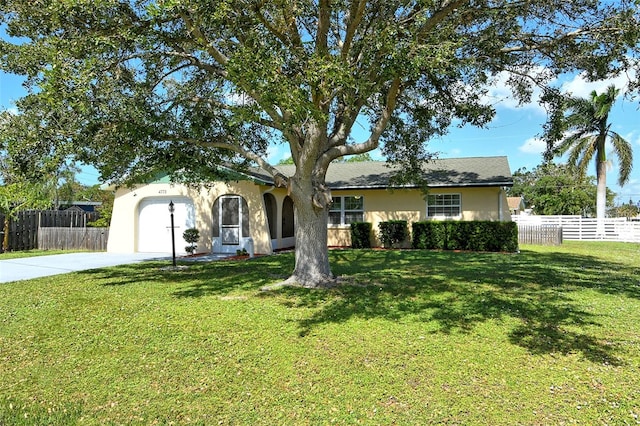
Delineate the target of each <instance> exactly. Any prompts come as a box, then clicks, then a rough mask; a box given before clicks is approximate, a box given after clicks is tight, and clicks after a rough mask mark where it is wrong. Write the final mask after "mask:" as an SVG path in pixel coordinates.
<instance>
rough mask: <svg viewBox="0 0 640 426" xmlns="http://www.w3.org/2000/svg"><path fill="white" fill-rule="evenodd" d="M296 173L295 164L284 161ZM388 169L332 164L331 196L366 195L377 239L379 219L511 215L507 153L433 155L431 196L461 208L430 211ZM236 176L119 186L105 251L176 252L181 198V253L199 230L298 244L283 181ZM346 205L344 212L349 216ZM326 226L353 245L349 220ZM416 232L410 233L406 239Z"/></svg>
mask: <svg viewBox="0 0 640 426" xmlns="http://www.w3.org/2000/svg"><path fill="white" fill-rule="evenodd" d="M280 169H281V172H282V173H283V174H285V175H287V176H291V174H292V173H293V172H294V169H292V168H291V167H288V168H287V167H286V166H285V167H282V168H280ZM388 175H389V169H388V168H386V167H385V166H384V165H383V163H376V162H371V163H351V164H347V163H339V164H336V165H333V164H332V166H330V168H329V172H328V173H327V184H328V185H329V187H330V188H331V190H332V196H333V197H334V199H335V198H337V197H343V198H345V197H354V198H357V200H358V201H360V200H361V206H362V207H361V209H360V210H359V212H358V217H362V220H364V221H365V222H370V223H372V228H373V235H372V243H373V244H374V245H380V244H381V243H380V241H379V239H378V238H377V231H378V224H379V223H380V222H383V221H387V220H406V221H407V222H408V224H409V231H410V230H411V224H412V223H414V222H417V221H424V220H428V219H430V220H443V219H444V220H465V221H468V220H490V221H510V220H511V215H510V212H509V206H508V203H507V198H506V195H505V191H504V188H505V187H506V186H510V185H511V184H512V182H511V173H510V171H509V167H508V163H507V161H506V157H487V158H469V159H449V160H441V161H440V162H435V163H434V165H433V166H432V170H431V171H429V175H428V177H429V179H428V182H433V187H431V184H430V188H429V192H428V194H429V195H430V196H438V195H440V196H451V195H454V196H455V197H456V200H459V205H456V211H459V214H456V215H450V216H446V217H437V216H436V217H429V215H428V213H427V210H428V207H427V200H426V198H425V195H424V194H423V193H422V192H421V190H420V189H418V188H395V189H392V190H389V189H387V188H386V187H387V186H388ZM234 176H236V177H237V176H240V178H239V179H238V180H235V181H234V180H232V181H229V182H214V183H211V184H208V185H206V186H202V187H198V188H193V187H188V186H185V185H181V184H171V183H170V182H168V181H167V179H166V178H164V179H160V180H158V181H157V182H154V183H149V184H146V185H139V186H137V187H134V188H120V189H118V190H117V192H116V197H115V202H114V207H113V215H112V221H111V229H110V235H109V242H108V245H107V251H109V252H121V253H131V252H157V253H168V252H170V251H171V237H170V229H171V227H170V213H169V210H168V205H169V202H171V201H173V202H174V205H175V213H174V222H175V226H174V231H175V233H174V235H175V239H176V243H175V246H176V252H177V253H178V254H184V253H186V251H185V246H186V244H185V242H184V240H183V239H182V233H183V232H184V230H185V229H186V228H189V227H195V228H197V229H198V230H199V231H200V235H201V239H200V241H199V242H198V250H197V251H198V252H200V253H202V252H216V253H218V252H225V253H235V251H236V250H241V249H246V250H247V251H248V252H253V253H256V254H258V253H264V254H269V253H272V252H273V251H274V250H278V249H284V248H290V247H293V246H294V245H295V236H294V231H295V215H294V207H293V202H292V201H291V199H290V198H289V197H288V195H287V191H286V189H284V188H276V187H275V186H274V185H273V182H272V181H270V179H271V178H270V176H267V175H265V174H264V173H262V172H260V171H255V172H251V173H249V174H245V175H238V174H236V175H234ZM344 210H345V209H343V212H342V213H343V214H345V215H346V213H345V211H344ZM340 223H342V224H340V225H333V224H330V225H328V245H329V246H343V247H344V246H350V245H351V234H350V225H348V224H347V221H341V222H340ZM408 244H410V239H409V240H407V245H408Z"/></svg>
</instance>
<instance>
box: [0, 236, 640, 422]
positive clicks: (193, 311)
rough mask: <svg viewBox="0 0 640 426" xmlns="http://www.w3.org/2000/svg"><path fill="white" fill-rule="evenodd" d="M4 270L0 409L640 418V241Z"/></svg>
mask: <svg viewBox="0 0 640 426" xmlns="http://www.w3.org/2000/svg"><path fill="white" fill-rule="evenodd" d="M331 260H332V263H333V268H334V272H335V273H337V274H340V275H346V276H348V277H349V278H348V279H347V280H348V282H350V283H352V284H351V285H344V286H342V287H339V288H334V289H331V290H317V291H314V290H305V289H297V288H286V289H282V290H278V291H272V292H260V291H259V289H260V287H262V286H264V285H267V284H271V283H274V282H277V281H279V280H281V279H283V278H286V276H287V273H288V272H289V271H290V270H291V268H292V267H293V256H292V255H291V254H282V255H277V256H271V257H263V258H258V259H254V260H250V261H244V262H229V261H220V262H214V263H210V264H192V265H190V266H189V267H188V268H187V269H184V270H180V271H163V270H161V269H160V268H161V267H162V266H166V265H162V264H159V263H144V264H137V265H130V266H122V267H115V268H108V269H101V270H95V271H88V272H83V273H75V274H69V275H60V276H56V277H51V278H43V279H38V280H32V281H24V282H16V283H9V284H4V285H0V424H2V425H5V424H7V425H13V424H21V425H22V424H24V425H34V424H51V425H67V424H76V423H77V424H83V425H85V424H86V425H103V424H144V425H147V424H205V425H209V424H251V425H254V424H264V425H280V424H287V425H289V424H296V425H297V424H303V425H304V424H309V425H316V424H330V423H336V424H358V423H359V424H371V425H388V424H406V425H417V424H460V425H462V424H464V425H469V424H483V425H484V424H492V425H499V424H504V425H512V424H526V425H532V424H535V425H547V424H576V423H580V424H637V423H638V422H639V421H640V331H639V326H640V245H637V244H612V243H572V242H569V243H566V244H564V245H563V246H561V247H533V246H526V247H523V248H522V252H521V253H520V254H489V253H479V254H476V253H454V252H429V251H351V250H345V251H333V252H332V253H331Z"/></svg>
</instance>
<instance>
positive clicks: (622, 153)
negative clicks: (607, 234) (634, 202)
mask: <svg viewBox="0 0 640 426" xmlns="http://www.w3.org/2000/svg"><path fill="white" fill-rule="evenodd" d="M618 93H619V89H616V88H615V87H614V86H609V87H608V88H607V90H606V91H605V92H604V93H601V94H598V93H596V91H593V92H591V95H590V96H589V98H586V99H585V98H577V97H568V98H567V99H566V100H565V101H564V103H563V104H561V105H563V108H560V109H559V110H558V112H560V113H561V114H562V115H561V116H560V117H557V118H556V119H555V120H552V123H553V125H552V126H549V127H548V128H547V133H546V135H545V137H546V138H547V141H548V142H547V143H548V144H552V145H553V149H554V150H555V153H556V155H564V154H567V155H568V158H567V161H568V163H569V164H570V165H572V166H574V167H576V170H577V171H578V172H579V173H580V175H582V176H584V175H585V174H586V172H587V169H588V167H589V164H591V162H592V161H593V162H594V164H595V170H596V181H597V195H596V217H597V218H598V219H600V220H599V229H600V232H603V231H604V225H603V222H602V219H603V218H604V217H605V214H606V202H607V166H608V164H609V163H608V162H607V141H608V142H609V143H610V146H611V148H612V149H613V153H614V155H615V157H617V160H618V183H619V184H620V186H624V185H625V184H626V183H627V181H628V180H629V174H630V173H631V168H632V165H633V151H632V148H631V143H629V142H628V141H627V140H625V139H624V138H623V137H622V136H620V135H619V134H618V133H616V132H615V131H614V130H612V129H611V124H612V123H609V113H610V111H611V108H612V107H613V105H614V104H615V101H616V97H617V96H618ZM563 110H564V111H563Z"/></svg>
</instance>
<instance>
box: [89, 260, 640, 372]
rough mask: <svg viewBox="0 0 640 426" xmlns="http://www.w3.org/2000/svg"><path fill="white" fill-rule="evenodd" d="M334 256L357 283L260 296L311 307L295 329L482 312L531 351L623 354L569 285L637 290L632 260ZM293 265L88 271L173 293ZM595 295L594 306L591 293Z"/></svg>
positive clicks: (255, 279)
mask: <svg viewBox="0 0 640 426" xmlns="http://www.w3.org/2000/svg"><path fill="white" fill-rule="evenodd" d="M331 262H332V268H333V271H334V273H336V274H337V275H344V276H347V277H349V280H353V282H354V283H355V285H343V286H339V287H337V288H333V289H331V290H308V289H301V288H283V289H280V290H277V291H271V292H260V293H258V294H259V296H258V297H262V298H265V299H272V300H273V301H275V302H276V303H281V304H284V305H285V306H290V307H295V308H308V309H309V311H308V314H307V317H306V318H304V319H301V320H300V321H299V325H300V336H305V335H307V334H309V333H310V332H312V330H313V329H314V327H318V326H321V325H323V324H327V323H343V322H346V321H348V320H350V319H352V318H363V319H369V318H383V319H387V320H390V321H399V320H403V321H421V322H424V323H429V329H431V330H434V332H437V333H445V334H446V333H468V332H470V331H472V330H473V329H474V327H476V326H477V325H478V324H480V323H483V322H487V321H498V322H505V323H506V322H507V321H509V322H511V323H514V324H515V325H509V327H511V330H510V331H508V338H509V340H510V341H511V342H512V343H513V344H516V345H519V346H521V347H524V348H526V349H527V350H529V351H530V352H531V353H534V354H543V353H564V354H568V353H580V354H582V355H583V356H584V357H585V358H587V359H589V360H591V361H594V362H598V363H609V364H619V363H621V361H620V359H619V358H618V357H617V354H616V351H617V350H619V349H620V348H619V346H616V345H615V344H611V343H609V342H607V340H608V339H606V338H605V337H603V336H606V332H605V331H604V330H600V329H599V323H598V321H599V317H600V315H602V314H597V315H594V314H593V313H591V312H589V311H588V310H587V309H585V308H584V307H583V306H582V304H581V303H580V302H579V301H578V300H576V298H575V297H574V296H573V293H574V292H577V291H581V290H585V289H590V290H593V291H594V292H596V293H595V294H597V293H602V294H617V295H621V296H624V297H627V298H633V299H640V285H638V280H637V273H638V269H637V268H635V269H634V268H632V267H631V266H630V265H628V264H624V263H616V262H608V261H603V260H602V259H600V258H597V257H594V256H586V255H577V254H571V253H562V252H558V253H539V252H532V251H523V252H522V253H520V254H493V253H454V252H429V251H374V250H344V251H343V250H336V251H332V252H331ZM293 264H294V258H293V254H282V255H277V256H268V257H264V258H258V259H252V260H250V261H239V262H235V261H216V262H211V263H205V264H188V265H187V266H188V267H187V268H186V269H184V270H178V271H167V270H162V269H161V267H166V266H167V264H166V263H158V262H149V263H142V264H134V265H126V266H121V267H116V268H108V269H100V270H94V271H87V272H85V274H89V275H90V276H91V277H92V279H93V278H95V279H96V280H97V282H99V283H100V284H101V285H105V286H122V285H135V284H143V285H148V284H154V285H155V284H160V285H162V284H167V285H169V284H171V285H172V286H173V287H174V288H175V290H174V291H173V293H172V294H173V295H174V296H175V297H178V298H193V297H204V296H211V295H227V294H229V293H232V292H235V291H243V292H247V291H248V292H258V289H259V288H260V287H262V286H264V285H267V284H271V283H274V282H276V281H279V280H282V279H284V278H286V277H287V276H288V274H289V273H290V272H291V271H292V270H293ZM633 277H635V278H636V279H635V280H634V279H632V278H633ZM582 297H584V295H583V296H582ZM589 297H591V296H589ZM593 300H594V303H595V304H596V305H597V296H595V295H594V296H593ZM589 333H592V334H589Z"/></svg>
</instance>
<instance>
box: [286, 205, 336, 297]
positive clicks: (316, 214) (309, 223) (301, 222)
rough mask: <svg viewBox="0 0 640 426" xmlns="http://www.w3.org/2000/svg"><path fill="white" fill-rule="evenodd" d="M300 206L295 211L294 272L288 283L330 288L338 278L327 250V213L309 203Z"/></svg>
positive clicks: (325, 210)
mask: <svg viewBox="0 0 640 426" xmlns="http://www.w3.org/2000/svg"><path fill="white" fill-rule="evenodd" d="M309 198H311V197H309ZM300 204H301V205H299V206H298V205H296V208H295V210H296V220H297V225H296V249H295V255H296V261H295V269H294V271H293V275H292V276H291V278H289V280H288V282H290V283H297V284H298V285H301V286H303V287H311V288H316V287H329V286H331V285H333V284H334V282H335V279H334V276H333V274H332V273H331V267H330V265H329V251H328V248H327V219H328V210H327V209H326V208H325V209H317V208H314V207H313V205H312V204H311V202H310V201H309V202H307V203H300Z"/></svg>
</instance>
